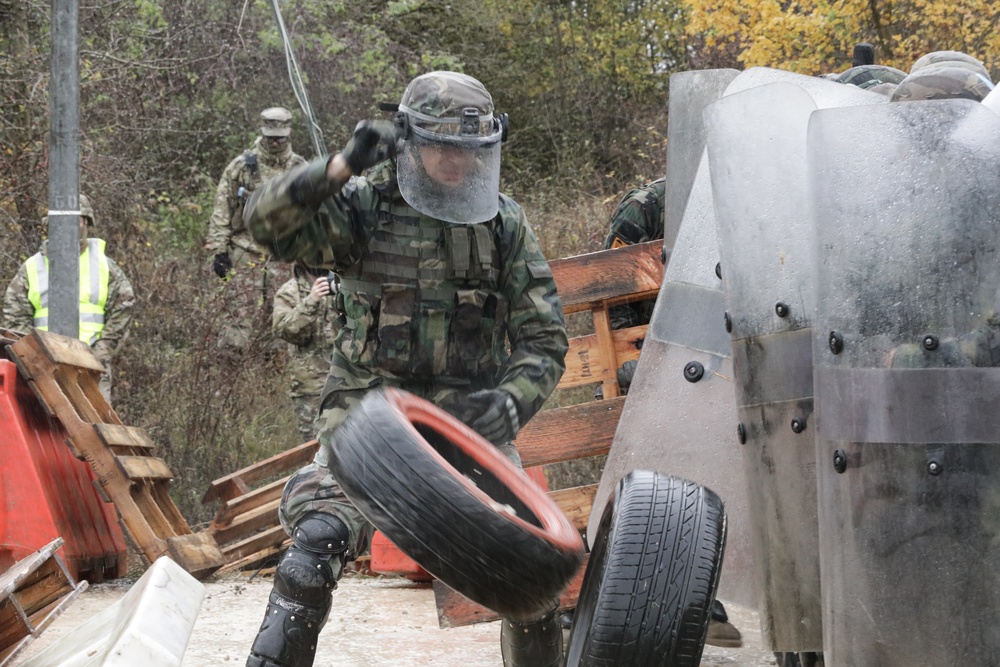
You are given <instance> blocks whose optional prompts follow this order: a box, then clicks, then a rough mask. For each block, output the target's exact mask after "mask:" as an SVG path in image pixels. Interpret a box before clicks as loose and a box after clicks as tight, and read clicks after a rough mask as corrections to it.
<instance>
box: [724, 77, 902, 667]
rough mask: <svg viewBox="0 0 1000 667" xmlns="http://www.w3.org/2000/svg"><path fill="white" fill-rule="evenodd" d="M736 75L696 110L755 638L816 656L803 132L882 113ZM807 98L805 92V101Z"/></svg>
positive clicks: (809, 81)
mask: <svg viewBox="0 0 1000 667" xmlns="http://www.w3.org/2000/svg"><path fill="white" fill-rule="evenodd" d="M746 78H747V79H750V80H751V81H753V82H756V81H760V80H777V81H779V83H770V84H766V85H760V86H756V87H750V88H745V84H746V81H745V80H744V75H741V76H740V77H738V78H737V79H736V81H734V82H733V85H732V86H730V89H737V90H741V92H737V93H734V94H730V93H727V95H726V96H725V97H723V98H722V99H721V100H719V101H718V102H715V103H713V104H712V105H710V106H709V107H708V108H707V109H706V111H705V123H706V127H707V131H708V154H709V158H710V164H711V174H712V186H713V192H714V200H715V211H716V216H717V217H716V220H717V225H718V233H719V252H720V255H721V258H722V266H723V267H724V271H723V279H724V284H725V292H726V297H727V315H728V322H729V327H730V329H731V336H732V350H733V372H734V374H735V375H734V379H735V382H736V406H737V412H738V420H739V426H738V428H739V429H740V439H741V441H742V442H744V443H745V448H746V456H744V458H743V461H744V464H745V466H746V467H745V473H746V478H747V487H748V492H749V499H750V514H751V517H752V526H753V528H752V530H753V548H754V563H755V565H756V567H757V571H756V577H757V590H758V593H759V598H760V604H759V605H758V611H759V613H760V621H761V629H762V632H763V635H764V639H765V642H766V643H767V644H768V646H769V647H770V648H771V649H772V650H775V651H780V652H797V653H802V652H814V651H821V650H822V648H823V638H822V618H821V606H820V575H819V545H818V539H819V538H818V525H817V518H816V512H817V508H816V477H815V450H814V445H813V443H814V440H813V436H814V433H815V430H814V429H813V428H811V426H812V424H811V421H812V420H811V417H812V412H813V401H812V398H813V387H812V349H811V326H812V316H813V310H814V301H813V276H812V270H813V267H814V265H815V250H814V247H813V241H812V237H811V233H812V232H811V228H810V225H809V220H808V218H807V217H806V216H805V215H804V214H803V213H804V211H805V210H806V208H807V199H806V128H807V126H808V122H809V116H810V114H812V112H813V111H815V110H816V108H817V102H816V101H814V98H813V95H816V97H817V98H819V99H820V100H822V104H824V105H826V106H846V105H850V104H858V103H869V104H881V103H886V102H887V98H885V97H884V96H881V95H876V94H874V93H866V92H864V91H862V90H860V89H858V88H856V87H853V86H845V85H843V84H839V83H834V82H830V81H825V80H822V79H814V78H812V77H805V76H801V75H796V74H790V73H788V72H778V71H776V70H751V71H749V72H748V73H747V76H746ZM804 88H808V89H809V90H811V91H813V92H812V94H810V93H809V92H807V91H806V90H805V89H804Z"/></svg>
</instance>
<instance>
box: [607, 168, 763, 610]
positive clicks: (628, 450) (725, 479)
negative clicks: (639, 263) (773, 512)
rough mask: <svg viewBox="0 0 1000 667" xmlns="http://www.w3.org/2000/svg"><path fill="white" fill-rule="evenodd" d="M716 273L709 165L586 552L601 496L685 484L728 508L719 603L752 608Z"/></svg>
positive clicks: (621, 427) (689, 213)
mask: <svg viewBox="0 0 1000 667" xmlns="http://www.w3.org/2000/svg"><path fill="white" fill-rule="evenodd" d="M724 312H725V300H724V297H723V293H722V290H721V280H720V278H719V273H718V250H717V247H716V240H715V217H714V212H713V206H712V192H711V182H710V176H709V173H708V159H707V157H705V156H704V155H703V157H702V159H701V165H700V167H699V169H698V173H697V176H696V177H695V180H694V184H693V186H692V188H691V196H690V199H689V201H688V206H687V210H686V211H685V213H684V223H683V224H682V225H681V228H680V231H679V234H678V236H677V240H676V243H675V246H674V251H673V255H672V257H671V259H670V264H669V265H668V266H667V269H666V271H665V273H664V279H663V287H662V288H661V289H660V293H659V296H658V297H657V300H656V305H655V307H654V309H653V316H652V320H651V321H650V324H649V329H648V331H647V333H646V340H645V342H644V343H643V347H642V355H641V356H640V359H639V366H638V369H637V371H636V374H635V378H634V379H633V380H632V385H631V387H630V388H629V393H628V396H627V398H626V400H625V406H624V409H623V410H622V416H621V418H620V420H619V422H618V430H617V431H616V432H615V438H614V442H613V444H612V446H611V451H610V452H609V454H608V459H607V463H606V464H605V467H604V471H603V474H602V476H601V482H600V484H599V485H598V490H597V494H596V496H595V498H594V503H593V509H592V511H591V514H590V523H589V526H588V537H589V540H590V543H591V544H593V541H594V537H595V534H596V532H597V528H598V526H599V524H600V520H601V516H602V513H603V511H604V506H605V504H606V503H607V499H608V496H609V495H610V494H611V492H612V491H613V490H614V488H615V486H616V485H617V483H618V481H619V480H621V479H622V477H624V476H625V475H626V474H628V473H629V472H631V471H632V470H651V471H654V472H663V473H667V474H670V475H673V476H676V477H682V478H685V479H689V480H691V481H694V482H696V483H698V484H701V485H703V486H707V487H708V488H710V489H712V490H713V491H715V492H716V493H717V494H718V495H719V496H720V497H721V498H722V500H723V502H724V503H725V505H726V514H727V520H728V531H729V532H728V537H727V539H726V550H725V555H724V559H723V569H722V576H721V580H720V584H719V591H718V596H719V597H720V598H722V599H724V600H731V601H733V602H736V603H738V604H742V605H745V606H753V605H754V604H755V596H754V589H753V585H754V584H753V576H752V572H753V567H752V563H751V560H750V559H751V549H750V530H749V528H750V522H749V517H748V516H747V509H746V508H747V502H746V486H745V484H744V481H743V475H742V474H741V473H740V470H741V469H742V465H743V464H742V461H741V456H742V452H741V450H740V446H739V445H738V444H737V442H736V437H735V434H734V431H733V427H734V424H735V412H734V402H733V397H734V394H733V384H732V380H731V379H730V378H732V361H731V359H730V352H729V341H728V337H727V335H726V331H725V327H724V322H723V313H724Z"/></svg>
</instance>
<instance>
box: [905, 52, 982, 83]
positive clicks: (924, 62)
mask: <svg viewBox="0 0 1000 667" xmlns="http://www.w3.org/2000/svg"><path fill="white" fill-rule="evenodd" d="M941 63H948V64H949V65H956V66H959V67H966V68H969V69H974V70H975V71H977V72H979V73H980V74H982V75H983V76H985V77H986V78H987V79H988V78H990V74H989V72H988V71H987V70H986V66H985V65H983V61H981V60H977V59H976V58H973V57H972V56H970V55H969V54H968V53H964V52H962V51H931V52H930V53H927V54H924V55H922V56H920V57H919V58H918V59H917V60H916V61H915V62H914V63H913V65H911V66H910V74H913V73H914V72H918V71H920V70H921V69H923V68H925V67H930V66H931V65H938V64H941ZM958 63H962V65H958Z"/></svg>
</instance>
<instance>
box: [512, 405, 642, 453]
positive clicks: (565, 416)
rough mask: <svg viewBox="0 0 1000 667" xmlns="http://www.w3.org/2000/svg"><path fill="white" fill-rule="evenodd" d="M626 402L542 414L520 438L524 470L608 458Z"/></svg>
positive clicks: (518, 448)
mask: <svg viewBox="0 0 1000 667" xmlns="http://www.w3.org/2000/svg"><path fill="white" fill-rule="evenodd" d="M624 405H625V398H624V397H622V396H619V397H617V398H611V399H605V400H603V401H590V402H589V403H581V404H579V405H570V406H567V407H564V408H553V409H551V410H543V411H542V412H539V413H538V414H537V415H535V416H534V417H533V418H532V419H531V421H529V422H528V423H527V424H526V425H525V427H524V428H523V429H521V432H520V433H518V434H517V439H516V440H515V441H514V444H516V445H517V451H518V452H519V453H520V454H521V462H522V464H523V465H524V467H525V468H530V467H532V466H539V465H547V464H550V463H559V462H560V461H572V460H574V459H578V458H584V457H587V456H599V455H601V454H607V453H608V450H609V449H610V448H611V441H612V439H614V436H615V429H616V428H617V427H618V419H619V417H621V412H622V407H623V406H624Z"/></svg>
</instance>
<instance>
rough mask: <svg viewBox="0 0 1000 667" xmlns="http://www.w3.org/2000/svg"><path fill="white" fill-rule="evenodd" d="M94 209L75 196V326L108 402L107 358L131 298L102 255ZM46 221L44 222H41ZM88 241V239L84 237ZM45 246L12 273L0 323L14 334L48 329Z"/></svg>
mask: <svg viewBox="0 0 1000 667" xmlns="http://www.w3.org/2000/svg"><path fill="white" fill-rule="evenodd" d="M94 221H95V217H94V208H93V206H91V204H90V200H89V199H88V198H87V197H86V195H83V194H81V195H80V322H79V338H80V340H82V341H83V342H85V343H87V344H88V345H90V348H91V350H92V351H93V353H94V356H95V357H97V360H98V361H100V362H101V364H102V365H103V366H104V375H102V376H101V380H100V390H101V394H103V395H104V398H105V399H106V400H107V401H108V402H110V401H111V358H112V357H113V356H114V354H115V352H116V351H117V350H118V347H119V345H121V342H122V341H123V340H124V339H125V337H126V335H127V334H128V328H129V325H130V324H131V322H132V306H133V305H134V304H135V294H134V293H133V291H132V284H131V283H130V282H129V281H128V278H126V277H125V273H124V272H123V271H122V270H121V268H119V266H118V265H117V264H116V263H115V261H114V260H113V259H111V258H110V257H108V256H107V255H106V254H104V245H105V244H104V240H103V239H99V238H96V237H93V236H90V233H92V232H93V230H94V228H95V226H96V225H95V222H94ZM46 222H47V221H46ZM88 237H89V238H88ZM48 245H49V242H48V241H43V242H42V246H41V248H39V250H38V252H37V253H35V254H34V255H32V256H31V257H29V258H28V261H26V262H25V263H24V264H22V265H21V267H20V268H19V269H18V270H17V273H16V274H15V275H14V279H13V280H11V281H10V285H8V286H7V292H6V294H5V295H4V302H3V319H4V324H5V325H6V326H7V327H8V328H10V329H13V330H15V331H22V332H28V331H31V330H32V329H41V330H42V331H48V329H49V285H50V284H51V281H50V278H49V259H48V256H47V254H48V252H47V251H48Z"/></svg>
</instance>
